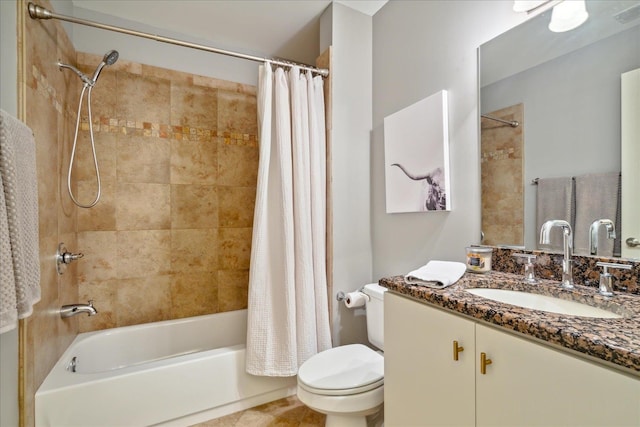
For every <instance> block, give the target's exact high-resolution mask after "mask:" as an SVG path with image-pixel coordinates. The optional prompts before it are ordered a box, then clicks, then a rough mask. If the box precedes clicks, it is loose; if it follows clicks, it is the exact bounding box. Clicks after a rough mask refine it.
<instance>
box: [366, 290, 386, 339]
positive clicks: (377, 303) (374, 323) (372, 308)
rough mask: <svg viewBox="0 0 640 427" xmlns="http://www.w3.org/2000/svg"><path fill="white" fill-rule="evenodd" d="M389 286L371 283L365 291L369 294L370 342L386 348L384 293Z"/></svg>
mask: <svg viewBox="0 0 640 427" xmlns="http://www.w3.org/2000/svg"><path fill="white" fill-rule="evenodd" d="M386 291H387V288H385V287H382V286H380V285H378V284H377V283H370V284H368V285H365V286H364V290H363V292H364V293H365V294H367V295H368V296H369V298H368V300H367V303H366V308H367V335H368V337H369V342H370V343H371V344H373V345H375V346H376V347H378V348H379V349H380V350H384V293H385V292H386Z"/></svg>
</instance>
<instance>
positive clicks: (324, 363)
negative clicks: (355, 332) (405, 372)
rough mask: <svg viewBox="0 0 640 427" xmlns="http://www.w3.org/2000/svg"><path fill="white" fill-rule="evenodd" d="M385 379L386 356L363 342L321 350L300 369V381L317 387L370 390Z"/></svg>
mask: <svg viewBox="0 0 640 427" xmlns="http://www.w3.org/2000/svg"><path fill="white" fill-rule="evenodd" d="M383 381H384V357H383V356H382V355H380V354H379V353H377V352H375V351H373V350H371V349H370V348H369V347H367V346H364V345H362V344H350V345H343V346H340V347H335V348H332V349H329V350H326V351H323V352H321V353H318V354H316V355H314V356H312V357H311V358H309V359H308V360H307V361H306V362H304V363H303V364H302V366H301V367H300V369H299V370H298V382H299V383H302V385H305V386H307V387H309V388H312V389H315V390H326V391H330V390H335V391H338V390H349V389H358V388H363V387H365V388H366V389H370V388H372V387H373V386H378V384H377V383H380V385H381V384H382V383H383Z"/></svg>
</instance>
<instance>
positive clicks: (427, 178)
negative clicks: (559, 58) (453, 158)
mask: <svg viewBox="0 0 640 427" xmlns="http://www.w3.org/2000/svg"><path fill="white" fill-rule="evenodd" d="M391 166H397V167H399V168H400V170H402V172H404V174H405V175H407V177H409V179H412V180H414V181H422V200H421V203H422V208H423V209H424V210H426V211H442V210H446V208H447V193H446V192H445V188H444V173H443V171H442V168H436V169H434V170H432V171H431V172H428V173H426V174H424V175H414V174H412V173H411V172H409V171H408V170H407V169H406V168H405V167H404V166H402V165H401V164H400V163H393V164H392V165H391Z"/></svg>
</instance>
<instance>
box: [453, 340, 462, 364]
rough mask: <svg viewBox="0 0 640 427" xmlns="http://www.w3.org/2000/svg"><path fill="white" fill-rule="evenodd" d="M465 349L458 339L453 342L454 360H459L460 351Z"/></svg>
mask: <svg viewBox="0 0 640 427" xmlns="http://www.w3.org/2000/svg"><path fill="white" fill-rule="evenodd" d="M463 351H464V347H463V346H461V345H458V341H454V342H453V360H458V353H461V352H463Z"/></svg>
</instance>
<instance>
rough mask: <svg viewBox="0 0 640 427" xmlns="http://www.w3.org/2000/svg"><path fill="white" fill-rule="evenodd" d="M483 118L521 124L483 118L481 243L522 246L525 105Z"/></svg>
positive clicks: (491, 113)
mask: <svg viewBox="0 0 640 427" xmlns="http://www.w3.org/2000/svg"><path fill="white" fill-rule="evenodd" d="M486 115H488V116H491V117H495V118H498V119H502V120H507V121H513V120H515V121H517V122H518V123H519V124H520V125H519V126H517V127H512V126H509V125H507V124H504V123H501V122H498V121H494V120H490V119H486V118H483V119H482V136H481V176H482V231H483V233H484V240H483V244H486V245H497V244H511V245H522V244H524V226H523V218H524V195H523V165H524V155H523V147H524V135H523V132H522V123H523V120H524V105H523V104H517V105H513V106H510V107H506V108H503V109H500V110H496V111H492V112H490V113H487V114H486Z"/></svg>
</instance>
